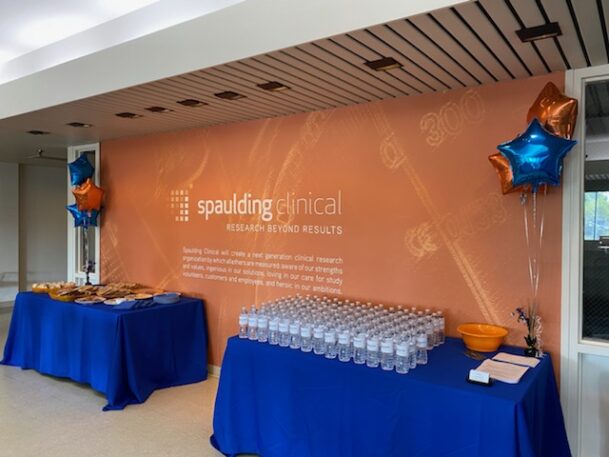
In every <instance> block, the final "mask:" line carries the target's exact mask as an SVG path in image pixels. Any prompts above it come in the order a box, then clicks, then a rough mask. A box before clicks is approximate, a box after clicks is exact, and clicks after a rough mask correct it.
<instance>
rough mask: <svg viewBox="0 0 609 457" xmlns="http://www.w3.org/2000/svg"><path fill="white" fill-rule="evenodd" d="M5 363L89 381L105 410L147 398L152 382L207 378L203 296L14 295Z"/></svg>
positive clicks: (157, 384) (161, 385)
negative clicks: (118, 303) (73, 299)
mask: <svg viewBox="0 0 609 457" xmlns="http://www.w3.org/2000/svg"><path fill="white" fill-rule="evenodd" d="M2 364H4V365H13V366H18V367H21V368H26V369H34V370H37V371H39V372H40V373H44V374H50V375H53V376H59V377H66V378H70V379H72V380H74V381H78V382H83V383H87V384H90V385H91V387H93V389H95V390H97V391H99V392H101V393H103V394H104V395H105V396H106V398H107V400H108V404H107V405H106V407H105V408H104V410H109V409H123V408H124V407H125V406H127V405H129V404H133V403H142V402H144V401H146V399H147V398H148V397H149V396H150V394H151V393H152V392H153V391H154V390H155V389H161V388H165V387H171V386H178V385H183V384H189V383H195V382H199V381H203V380H205V379H206V378H207V333H206V322H205V313H204V305H203V302H202V301H201V300H198V299H194V298H184V297H183V298H181V299H180V301H179V302H177V303H175V304H171V305H155V306H153V307H148V308H142V309H126V310H120V309H114V308H113V307H111V306H108V305H103V304H100V305H90V306H85V305H79V304H76V303H65V302H60V301H57V300H52V299H51V298H50V297H49V296H48V295H46V294H34V293H31V292H22V293H20V294H18V295H17V298H16V300H15V307H14V311H13V316H12V319H11V324H10V328H9V334H8V338H7V341H6V345H5V347H4V359H3V360H2Z"/></svg>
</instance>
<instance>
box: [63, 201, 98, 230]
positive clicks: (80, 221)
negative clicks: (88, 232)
mask: <svg viewBox="0 0 609 457" xmlns="http://www.w3.org/2000/svg"><path fill="white" fill-rule="evenodd" d="M66 208H67V209H68V211H69V212H70V214H72V216H73V217H74V227H97V216H98V215H99V211H95V210H91V211H81V210H79V209H78V207H77V206H76V203H74V204H73V205H68V206H66Z"/></svg>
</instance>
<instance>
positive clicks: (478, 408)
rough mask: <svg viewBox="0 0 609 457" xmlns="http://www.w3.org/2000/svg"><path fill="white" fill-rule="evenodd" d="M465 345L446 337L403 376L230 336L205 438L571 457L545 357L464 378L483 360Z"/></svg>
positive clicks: (327, 449)
mask: <svg viewBox="0 0 609 457" xmlns="http://www.w3.org/2000/svg"><path fill="white" fill-rule="evenodd" d="M464 349H465V348H464V346H463V343H462V342H461V340H457V339H448V340H447V342H446V344H444V345H443V346H440V347H439V348H436V349H434V350H433V351H432V352H431V353H430V355H429V364H428V365H426V366H419V367H417V368H416V369H415V370H414V371H411V372H410V373H408V374H406V375H400V374H397V373H395V372H384V371H382V370H381V369H380V368H377V369H372V368H368V367H366V366H365V365H364V366H362V365H355V364H354V363H353V362H349V363H342V362H339V361H338V360H336V359H335V360H327V359H325V358H323V357H322V356H316V355H314V354H312V353H308V354H306V353H302V352H300V351H295V350H291V349H288V348H280V347H278V346H270V345H269V344H262V343H257V342H252V341H248V340H240V339H238V338H237V337H233V338H230V339H229V340H228V346H227V348H226V352H225V354H224V361H223V363H222V371H221V377H220V385H219V389H218V395H217V398H216V407H215V411H214V421H213V427H214V435H213V436H212V437H211V442H212V444H213V445H214V446H215V447H216V448H217V449H218V450H220V451H221V452H223V453H224V454H225V455H230V456H234V455H236V454H239V453H255V454H259V455H262V456H263V457H406V456H417V457H440V456H442V457H449V456H450V457H504V456H505V457H508V456H509V457H516V456H519V457H529V456H531V457H532V456H536V457H545V456H548V457H563V456H570V451H569V445H568V443H567V437H566V433H565V427H564V423H563V417H562V410H561V407H560V403H559V399H558V392H557V388H556V383H555V379H554V373H553V371H552V362H551V360H550V358H549V357H545V358H544V359H543V360H542V361H541V363H540V364H539V365H538V366H537V367H536V368H534V369H532V370H529V371H528V372H527V373H526V374H525V375H524V377H523V378H522V380H521V381H520V383H519V384H517V385H509V384H504V383H501V382H495V383H494V384H493V385H492V386H491V387H485V386H478V385H473V384H469V383H467V382H466V380H465V378H466V375H467V373H468V372H469V370H470V369H471V368H475V367H476V366H478V365H479V364H480V362H479V361H475V360H472V359H470V358H468V357H466V356H465V355H464V354H463V351H464ZM502 349H503V350H507V351H508V352H509V351H514V350H515V349H510V348H502ZM520 352H522V350H520Z"/></svg>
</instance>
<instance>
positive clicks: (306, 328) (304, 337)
mask: <svg viewBox="0 0 609 457" xmlns="http://www.w3.org/2000/svg"><path fill="white" fill-rule="evenodd" d="M312 349H313V338H312V335H311V325H310V324H303V325H302V326H301V327H300V350H301V351H302V352H311V350H312Z"/></svg>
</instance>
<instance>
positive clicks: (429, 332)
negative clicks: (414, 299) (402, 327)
mask: <svg viewBox="0 0 609 457" xmlns="http://www.w3.org/2000/svg"><path fill="white" fill-rule="evenodd" d="M426 311H429V310H426ZM434 333H435V331H434V325H433V322H432V320H431V317H427V318H426V319H425V334H426V336H427V350H428V351H430V350H432V349H433V348H434V346H435V338H434Z"/></svg>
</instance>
